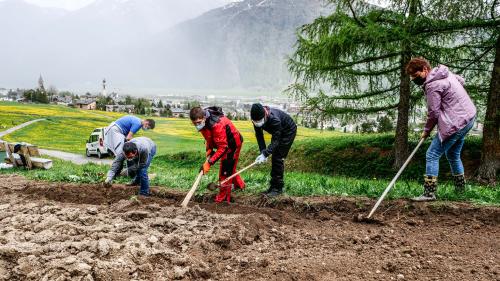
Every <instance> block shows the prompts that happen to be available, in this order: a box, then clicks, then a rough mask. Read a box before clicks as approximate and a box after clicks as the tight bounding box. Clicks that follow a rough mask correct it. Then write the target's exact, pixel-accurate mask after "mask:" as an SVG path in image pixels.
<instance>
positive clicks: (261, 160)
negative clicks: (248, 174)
mask: <svg viewBox="0 0 500 281" xmlns="http://www.w3.org/2000/svg"><path fill="white" fill-rule="evenodd" d="M266 161H267V157H266V156H265V155H264V154H261V155H259V156H258V157H257V158H256V159H255V162H256V163H257V164H263V163H265V162H266Z"/></svg>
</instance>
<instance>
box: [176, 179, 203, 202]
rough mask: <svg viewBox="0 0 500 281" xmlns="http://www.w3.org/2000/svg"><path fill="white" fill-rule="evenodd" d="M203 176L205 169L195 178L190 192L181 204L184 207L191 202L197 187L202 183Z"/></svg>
mask: <svg viewBox="0 0 500 281" xmlns="http://www.w3.org/2000/svg"><path fill="white" fill-rule="evenodd" d="M202 176H203V170H202V171H200V173H199V174H198V177H196V180H195V182H194V184H193V186H192V187H191V190H189V192H188V194H187V195H186V197H185V198H184V201H182V204H181V206H182V207H183V208H186V207H187V205H188V204H189V201H190V200H191V197H193V195H194V193H195V192H196V188H198V185H199V184H200V181H201V177H202Z"/></svg>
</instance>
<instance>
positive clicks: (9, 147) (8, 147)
mask: <svg viewBox="0 0 500 281" xmlns="http://www.w3.org/2000/svg"><path fill="white" fill-rule="evenodd" d="M5 148H6V151H7V155H8V156H9V159H10V163H11V164H12V165H13V166H14V167H17V161H16V158H15V157H14V153H13V151H14V145H12V144H11V143H8V144H7V145H6V146H5Z"/></svg>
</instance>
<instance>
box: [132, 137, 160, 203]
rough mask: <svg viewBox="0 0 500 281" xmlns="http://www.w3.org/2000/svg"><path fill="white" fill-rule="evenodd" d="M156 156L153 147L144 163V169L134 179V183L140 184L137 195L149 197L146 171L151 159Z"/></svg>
mask: <svg viewBox="0 0 500 281" xmlns="http://www.w3.org/2000/svg"><path fill="white" fill-rule="evenodd" d="M155 154H156V146H154V147H153V149H152V150H151V152H150V153H149V156H148V160H147V161H146V167H144V168H142V169H139V171H137V176H136V178H135V180H134V181H135V182H139V183H140V184H141V190H140V191H139V195H145V196H147V195H149V177H148V169H149V166H150V165H151V161H153V157H154V156H155Z"/></svg>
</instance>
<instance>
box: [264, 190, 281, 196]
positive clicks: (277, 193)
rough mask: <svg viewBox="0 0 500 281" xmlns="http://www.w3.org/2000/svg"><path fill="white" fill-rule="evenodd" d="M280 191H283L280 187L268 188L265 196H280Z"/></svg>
mask: <svg viewBox="0 0 500 281" xmlns="http://www.w3.org/2000/svg"><path fill="white" fill-rule="evenodd" d="M282 193H283V189H282V188H270V189H269V190H268V191H267V193H266V196H267V197H276V196H280V195H281V194H282Z"/></svg>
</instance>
